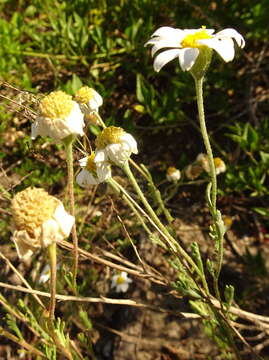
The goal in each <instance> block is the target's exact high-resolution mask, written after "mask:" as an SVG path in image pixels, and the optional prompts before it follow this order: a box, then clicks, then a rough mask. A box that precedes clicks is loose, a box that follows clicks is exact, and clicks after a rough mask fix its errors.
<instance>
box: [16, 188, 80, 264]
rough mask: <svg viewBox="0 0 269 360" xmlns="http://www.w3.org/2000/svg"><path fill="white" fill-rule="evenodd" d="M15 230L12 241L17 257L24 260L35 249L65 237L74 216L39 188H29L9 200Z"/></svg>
mask: <svg viewBox="0 0 269 360" xmlns="http://www.w3.org/2000/svg"><path fill="white" fill-rule="evenodd" d="M11 212H12V216H13V222H14V227H15V231H14V233H13V236H12V240H13V241H14V243H15V246H16V249H17V252H18V255H19V257H20V258H22V259H24V260H27V259H29V258H30V257H31V256H32V254H33V252H34V251H35V250H36V249H39V248H45V247H47V246H49V245H50V244H52V243H53V242H57V241H60V240H62V239H64V238H65V237H67V236H69V234H70V231H71V228H72V226H73V224H74V221H75V219H74V217H73V216H71V215H69V214H68V213H67V212H66V211H65V209H64V207H63V204H62V203H61V201H60V200H58V199H56V198H55V197H53V196H51V195H49V194H48V193H47V192H46V191H45V190H43V189H40V188H32V187H29V188H27V189H25V190H23V191H21V192H19V193H18V194H16V195H15V197H14V198H13V200H12V202H11Z"/></svg>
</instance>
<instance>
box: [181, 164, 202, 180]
mask: <svg viewBox="0 0 269 360" xmlns="http://www.w3.org/2000/svg"><path fill="white" fill-rule="evenodd" d="M202 172H203V168H202V167H201V166H200V165H199V164H195V163H194V164H190V165H188V166H187V167H186V169H185V175H186V177H187V179H190V180H195V179H197V178H198V177H199V176H200V175H201V173H202Z"/></svg>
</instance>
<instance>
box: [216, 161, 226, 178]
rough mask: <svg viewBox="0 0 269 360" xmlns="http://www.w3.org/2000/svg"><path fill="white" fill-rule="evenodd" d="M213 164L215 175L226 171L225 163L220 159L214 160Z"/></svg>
mask: <svg viewBox="0 0 269 360" xmlns="http://www.w3.org/2000/svg"><path fill="white" fill-rule="evenodd" d="M214 164H215V169H216V175H219V174H220V173H223V172H225V171H226V165H225V162H224V161H223V160H222V159H221V158H219V157H216V158H214Z"/></svg>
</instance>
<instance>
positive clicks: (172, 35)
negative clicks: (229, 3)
mask: <svg viewBox="0 0 269 360" xmlns="http://www.w3.org/2000/svg"><path fill="white" fill-rule="evenodd" d="M214 32H215V30H213V29H206V28H205V27H202V28H201V29H190V30H181V29H175V28H172V27H168V26H164V27H161V28H159V29H157V30H156V31H155V32H154V33H153V34H152V37H151V39H150V40H149V41H148V42H147V43H146V44H145V45H146V46H147V45H153V47H152V50H151V54H152V56H154V55H155V54H156V53H157V52H158V51H159V50H161V52H160V53H159V54H158V55H157V56H156V57H155V59H154V64H153V67H154V70H155V71H157V72H158V71H160V70H161V69H162V67H163V66H165V65H166V64H167V63H168V62H169V61H171V60H173V59H175V58H176V57H177V58H178V60H179V64H180V67H181V69H182V70H183V71H189V70H191V68H192V66H193V65H194V63H195V61H196V59H197V57H198V55H199V52H200V49H201V48H202V47H207V48H210V49H214V50H215V51H216V52H217V53H218V54H219V55H220V56H221V57H222V59H223V60H224V61H225V62H228V61H232V60H233V58H234V53H235V52H234V40H235V41H236V43H237V45H238V46H239V47H240V48H243V47H244V46H245V40H244V38H243V36H242V35H241V34H239V33H238V32H237V31H236V30H234V29H224V30H222V31H219V32H218V33H216V34H214Z"/></svg>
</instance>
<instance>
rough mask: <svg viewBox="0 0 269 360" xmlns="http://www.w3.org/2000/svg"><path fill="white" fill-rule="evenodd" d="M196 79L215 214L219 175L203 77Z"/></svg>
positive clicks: (213, 213)
mask: <svg viewBox="0 0 269 360" xmlns="http://www.w3.org/2000/svg"><path fill="white" fill-rule="evenodd" d="M194 80H195V89H196V96H197V107H198V115H199V122H200V128H201V133H202V137H203V141H204V144H205V148H206V152H207V156H208V162H209V167H210V177H211V183H212V188H211V202H212V209H211V211H212V215H213V216H215V214H216V203H217V176H216V170H215V164H214V158H213V152H212V148H211V145H210V141H209V137H208V133H207V128H206V122H205V112H204V101H203V80H204V79H203V78H201V79H198V80H197V79H194Z"/></svg>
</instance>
